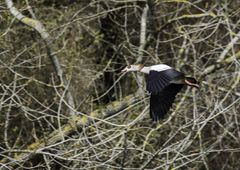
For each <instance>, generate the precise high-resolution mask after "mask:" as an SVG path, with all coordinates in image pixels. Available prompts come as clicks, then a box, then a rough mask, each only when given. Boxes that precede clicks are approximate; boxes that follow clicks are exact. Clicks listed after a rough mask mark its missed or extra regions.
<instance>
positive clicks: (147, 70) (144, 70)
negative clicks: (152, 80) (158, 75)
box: [139, 67, 150, 74]
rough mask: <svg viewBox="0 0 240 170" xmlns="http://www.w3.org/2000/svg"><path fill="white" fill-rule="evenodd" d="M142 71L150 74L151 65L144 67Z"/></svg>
mask: <svg viewBox="0 0 240 170" xmlns="http://www.w3.org/2000/svg"><path fill="white" fill-rule="evenodd" d="M139 71H140V72H142V73H145V74H149V72H150V67H143V68H142V69H140V70H139Z"/></svg>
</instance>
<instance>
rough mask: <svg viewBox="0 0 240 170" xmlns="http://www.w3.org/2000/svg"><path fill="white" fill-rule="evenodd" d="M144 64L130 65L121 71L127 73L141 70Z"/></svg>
mask: <svg viewBox="0 0 240 170" xmlns="http://www.w3.org/2000/svg"><path fill="white" fill-rule="evenodd" d="M143 67H144V66H143V65H142V64H139V65H128V66H127V67H125V68H124V69H123V70H122V71H121V72H122V73H126V72H130V71H140V70H141V69H142V68H143Z"/></svg>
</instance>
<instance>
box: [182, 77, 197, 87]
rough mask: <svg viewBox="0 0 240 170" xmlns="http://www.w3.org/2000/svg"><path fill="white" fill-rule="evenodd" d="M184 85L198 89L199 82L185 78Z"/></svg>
mask: <svg viewBox="0 0 240 170" xmlns="http://www.w3.org/2000/svg"><path fill="white" fill-rule="evenodd" d="M184 81H185V83H186V84H187V85H189V86H192V87H196V88H199V82H198V81H197V80H196V79H195V78H192V77H185V80H184Z"/></svg>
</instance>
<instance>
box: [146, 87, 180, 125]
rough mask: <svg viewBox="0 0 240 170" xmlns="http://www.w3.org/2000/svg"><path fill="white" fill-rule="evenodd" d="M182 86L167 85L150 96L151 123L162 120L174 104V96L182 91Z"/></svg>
mask: <svg viewBox="0 0 240 170" xmlns="http://www.w3.org/2000/svg"><path fill="white" fill-rule="evenodd" d="M182 87H183V84H169V85H168V86H167V87H165V88H164V89H163V90H162V91H161V92H159V93H157V94H153V93H152V94H151V97H150V116H151V118H152V120H153V121H158V120H159V119H161V118H163V117H164V115H165V114H166V113H167V112H168V111H169V109H170V108H171V106H172V103H173V102H174V99H175V96H176V94H177V93H178V92H179V91H180V90H181V89H182Z"/></svg>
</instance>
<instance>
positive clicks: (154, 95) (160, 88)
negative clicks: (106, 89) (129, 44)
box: [123, 64, 199, 121]
mask: <svg viewBox="0 0 240 170" xmlns="http://www.w3.org/2000/svg"><path fill="white" fill-rule="evenodd" d="M128 71H140V72H143V73H146V74H148V76H147V90H148V91H149V93H150V116H151V118H152V120H153V121H158V120H160V119H161V118H163V117H164V115H165V114H166V113H167V112H168V111H169V109H170V108H171V106H172V103H173V102H174V99H175V96H176V95H177V93H178V92H179V91H180V90H181V89H182V87H183V86H184V85H189V86H192V87H196V88H198V87H199V85H198V82H197V80H196V79H195V78H191V77H185V75H184V74H183V73H181V72H179V71H177V70H175V69H173V68H172V67H170V66H168V65H165V64H159V65H154V66H151V67H143V66H141V65H139V66H137V65H130V66H128V67H126V68H125V69H124V70H123V72H128Z"/></svg>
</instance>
